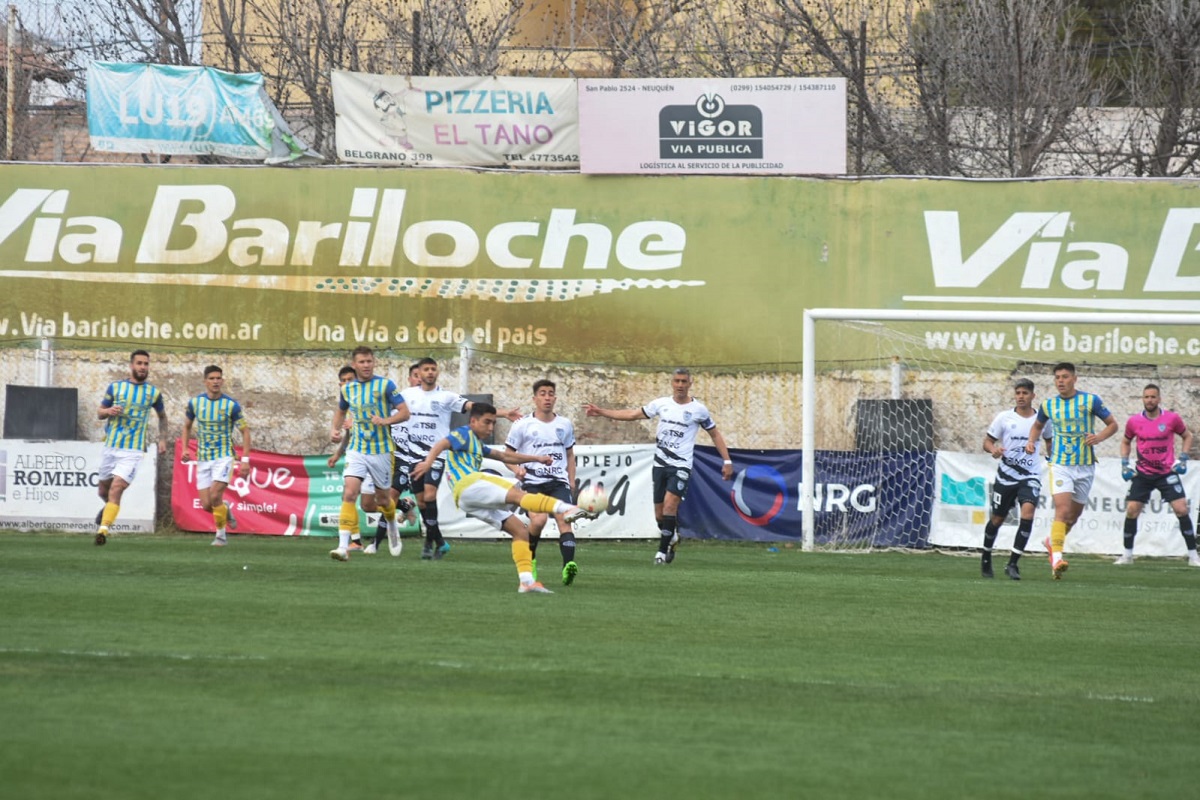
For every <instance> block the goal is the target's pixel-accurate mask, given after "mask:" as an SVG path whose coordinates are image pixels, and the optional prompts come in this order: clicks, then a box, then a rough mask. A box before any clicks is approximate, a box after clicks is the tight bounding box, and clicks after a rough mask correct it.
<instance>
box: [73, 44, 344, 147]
mask: <svg viewBox="0 0 1200 800" xmlns="http://www.w3.org/2000/svg"><path fill="white" fill-rule="evenodd" d="M87 110H88V133H89V134H90V135H91V141H92V147H94V148H96V149H97V150H99V151H101V152H112V153H156V154H162V155H217V156H227V157H229V158H245V159H250V160H253V161H265V162H267V163H280V162H288V161H297V160H300V159H304V160H306V161H313V160H320V159H321V156H320V155H319V154H317V153H315V152H313V151H311V150H309V149H308V147H306V146H305V145H304V144H303V143H302V142H300V141H299V140H297V139H296V138H295V136H294V135H293V134H292V132H291V130H290V129H289V128H288V126H287V123H286V122H284V120H283V118H282V117H281V116H280V115H279V112H278V110H277V109H276V108H275V106H274V104H273V103H272V102H271V101H270V99H268V98H267V93H266V91H265V90H264V87H263V78H262V75H260V74H258V73H257V72H251V73H244V74H235V73H232V72H223V71H221V70H219V69H213V68H212V67H181V66H173V65H167V64H117V63H111V62H104V61H93V62H91V63H90V64H89V65H88V74H87Z"/></svg>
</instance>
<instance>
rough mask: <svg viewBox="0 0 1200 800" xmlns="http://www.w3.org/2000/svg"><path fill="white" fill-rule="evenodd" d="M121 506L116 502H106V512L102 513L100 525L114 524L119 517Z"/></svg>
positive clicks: (102, 526)
mask: <svg viewBox="0 0 1200 800" xmlns="http://www.w3.org/2000/svg"><path fill="white" fill-rule="evenodd" d="M120 510H121V507H120V506H119V505H117V504H116V503H105V504H104V513H103V514H101V515H100V527H101V528H107V527H109V526H110V525H112V524H113V523H114V522H115V521H116V519H117V512H118V511H120Z"/></svg>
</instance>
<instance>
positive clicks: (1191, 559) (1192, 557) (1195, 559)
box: [1188, 550, 1200, 567]
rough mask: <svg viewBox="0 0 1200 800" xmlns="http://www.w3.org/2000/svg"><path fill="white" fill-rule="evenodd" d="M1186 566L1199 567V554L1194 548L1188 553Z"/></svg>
mask: <svg viewBox="0 0 1200 800" xmlns="http://www.w3.org/2000/svg"><path fill="white" fill-rule="evenodd" d="M1188 566H1189V567H1200V555H1197V554H1196V551H1195V550H1193V551H1191V552H1190V553H1188Z"/></svg>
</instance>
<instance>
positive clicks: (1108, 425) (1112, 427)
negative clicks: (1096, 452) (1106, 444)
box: [1083, 413, 1117, 446]
mask: <svg viewBox="0 0 1200 800" xmlns="http://www.w3.org/2000/svg"><path fill="white" fill-rule="evenodd" d="M1100 419H1102V420H1104V430H1102V431H1100V432H1099V433H1093V434H1091V435H1089V436H1088V437H1087V438H1086V439H1084V440H1083V441H1084V443H1085V444H1089V445H1092V446H1095V445H1098V444H1100V443H1101V442H1103V441H1104V440H1105V439H1109V438H1112V436H1113V434H1115V433H1116V432H1117V418H1116V417H1114V416H1113V415H1112V414H1111V413H1109V414H1108V415H1107V416H1102V417H1101V418H1100Z"/></svg>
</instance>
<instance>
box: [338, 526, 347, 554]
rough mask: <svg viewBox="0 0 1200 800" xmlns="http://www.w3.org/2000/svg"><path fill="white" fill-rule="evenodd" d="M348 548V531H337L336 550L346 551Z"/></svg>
mask: <svg viewBox="0 0 1200 800" xmlns="http://www.w3.org/2000/svg"><path fill="white" fill-rule="evenodd" d="M349 547H350V531H338V549H339V550H346V549H348V548H349Z"/></svg>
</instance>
